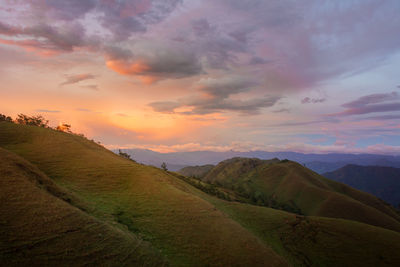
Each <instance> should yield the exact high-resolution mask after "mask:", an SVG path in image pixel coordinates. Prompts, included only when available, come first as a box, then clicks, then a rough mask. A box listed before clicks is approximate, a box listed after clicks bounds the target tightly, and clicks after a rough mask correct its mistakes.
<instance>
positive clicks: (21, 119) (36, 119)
mask: <svg viewBox="0 0 400 267" xmlns="http://www.w3.org/2000/svg"><path fill="white" fill-rule="evenodd" d="M15 121H16V122H17V123H18V124H25V125H34V126H39V127H48V126H47V125H48V124H49V121H48V120H46V119H45V118H44V117H43V116H42V115H37V116H31V117H30V116H27V115H25V114H18V117H17V118H16V119H15Z"/></svg>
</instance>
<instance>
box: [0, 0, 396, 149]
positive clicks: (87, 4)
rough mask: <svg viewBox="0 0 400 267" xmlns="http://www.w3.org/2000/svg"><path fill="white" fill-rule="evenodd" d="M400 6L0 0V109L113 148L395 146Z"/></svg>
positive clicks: (392, 0)
mask: <svg viewBox="0 0 400 267" xmlns="http://www.w3.org/2000/svg"><path fill="white" fill-rule="evenodd" d="M398 14H400V2H399V1H396V0H388V1H384V2H381V1H378V0H368V1H358V0H354V1H336V2H334V3H333V2H331V1H309V2H307V3H300V2H298V3H297V2H293V1H289V0H285V1H261V0H255V1H240V0H233V1H228V0H217V1H200V0H169V1H162V0H153V1H150V0H135V1H125V0H123V1H118V2H116V1H113V0H111V1H102V0H88V1H79V0H73V1H68V3H67V4H66V2H65V1H60V0H56V1H46V0H32V1H29V2H27V1H23V0H15V1H10V0H0V59H1V60H0V79H1V80H2V83H1V84H0V105H1V107H0V108H1V110H0V113H1V114H5V115H9V116H12V117H13V118H15V117H16V116H17V114H19V113H23V114H27V115H38V114H40V115H43V116H44V117H45V118H46V119H49V120H50V125H51V126H52V127H54V126H57V125H59V124H60V123H68V124H71V125H72V128H71V130H72V131H73V132H75V133H82V134H84V135H85V136H87V137H88V138H89V139H94V140H96V141H100V142H101V143H102V144H103V145H104V146H105V147H106V148H108V149H110V150H112V149H118V148H121V149H129V148H130V149H135V148H137V149H148V150H151V151H155V152H160V153H170V152H193V151H213V152H228V151H234V152H251V151H266V152H272V153H274V152H275V153H277V152H295V153H304V154H374V155H390V156H399V155H400V138H399V136H400V80H399V75H398V70H399V69H400V36H399V34H398V29H399V28H400V17H399V16H398Z"/></svg>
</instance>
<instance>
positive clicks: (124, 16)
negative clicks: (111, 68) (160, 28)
mask: <svg viewBox="0 0 400 267" xmlns="http://www.w3.org/2000/svg"><path fill="white" fill-rule="evenodd" d="M181 2H182V1H181V0H153V1H150V0H134V1H132V0H120V1H115V0H111V1H100V2H99V4H98V11H99V12H101V13H103V16H102V17H101V24H102V26H103V27H105V28H107V29H109V30H110V31H111V32H112V34H113V35H114V38H115V39H117V40H126V39H128V38H129V37H130V36H131V35H132V34H133V33H136V32H145V31H146V30H147V25H149V24H155V23H159V22H160V21H162V20H164V19H165V18H166V17H167V16H168V15H169V14H170V13H171V12H172V11H173V10H175V8H176V7H177V6H178V5H179V4H180V3H181Z"/></svg>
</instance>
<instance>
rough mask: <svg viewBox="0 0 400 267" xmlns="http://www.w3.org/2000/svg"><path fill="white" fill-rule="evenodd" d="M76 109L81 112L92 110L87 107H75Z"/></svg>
mask: <svg viewBox="0 0 400 267" xmlns="http://www.w3.org/2000/svg"><path fill="white" fill-rule="evenodd" d="M76 110H77V111H82V112H93V111H92V110H90V109H87V108H77V109H76Z"/></svg>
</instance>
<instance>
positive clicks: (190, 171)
mask: <svg viewBox="0 0 400 267" xmlns="http://www.w3.org/2000/svg"><path fill="white" fill-rule="evenodd" d="M212 168H214V165H211V164H208V165H202V166H188V167H185V168H182V169H180V170H179V171H178V173H180V174H182V175H184V176H187V177H195V178H203V177H204V176H206V175H207V173H208V172H209V171H211V169H212Z"/></svg>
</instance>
